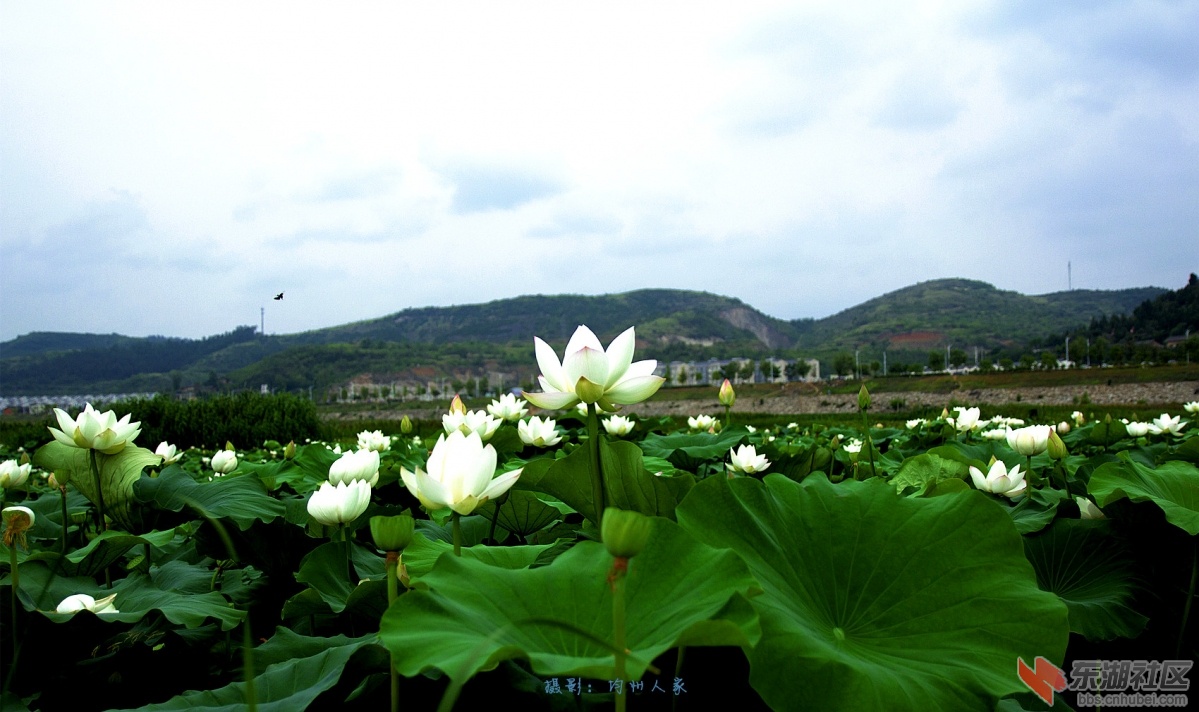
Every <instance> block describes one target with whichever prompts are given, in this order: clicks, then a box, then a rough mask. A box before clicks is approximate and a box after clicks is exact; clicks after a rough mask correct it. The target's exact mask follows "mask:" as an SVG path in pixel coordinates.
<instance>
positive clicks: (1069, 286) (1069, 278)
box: [1066, 261, 1074, 292]
mask: <svg viewBox="0 0 1199 712" xmlns="http://www.w3.org/2000/svg"><path fill="white" fill-rule="evenodd" d="M1066 291H1068V292H1070V291H1074V276H1073V275H1072V274H1071V273H1070V262H1069V261H1067V262H1066Z"/></svg>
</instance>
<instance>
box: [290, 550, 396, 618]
mask: <svg viewBox="0 0 1199 712" xmlns="http://www.w3.org/2000/svg"><path fill="white" fill-rule="evenodd" d="M346 546H347V544H346V542H340V541H329V542H325V543H324V544H321V545H320V546H318V547H316V548H315V549H313V550H312V551H310V552H308V554H307V555H306V556H305V557H304V558H303V559H302V560H301V561H300V570H299V571H298V572H296V581H299V582H300V583H306V584H308V585H309V586H311V587H312V588H313V589H314V590H315V591H316V592H317V593H318V594H320V597H321V599H322V600H323V601H324V602H325V603H327V604H328V605H329V608H330V609H331V610H332V611H333V612H334V613H341V611H342V610H343V609H345V607H346V602H347V601H348V600H349V598H350V594H352V593H353V592H354V587H355V586H357V585H358V582H359V581H361V580H363V579H368V578H370V577H371V576H375V575H378V574H382V573H383V572H384V571H385V566H386V564H385V563H384V561H383V558H382V557H380V556H375V555H373V554H371V553H370V552H369V551H367V550H366V549H365V547H362V546H358V545H356V544H353V543H352V542H351V544H350V546H351V549H350V556H351V557H352V559H353V563H354V576H353V579H352V580H351V578H350V566H349V562H347V561H346Z"/></svg>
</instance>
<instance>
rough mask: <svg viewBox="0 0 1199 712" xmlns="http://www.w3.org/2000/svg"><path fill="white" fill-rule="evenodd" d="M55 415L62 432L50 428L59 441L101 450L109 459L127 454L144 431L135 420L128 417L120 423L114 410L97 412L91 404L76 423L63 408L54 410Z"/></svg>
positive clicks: (76, 419)
mask: <svg viewBox="0 0 1199 712" xmlns="http://www.w3.org/2000/svg"><path fill="white" fill-rule="evenodd" d="M54 415H55V416H57V418H58V425H59V427H60V428H62V430H59V429H58V428H50V434H51V435H53V436H54V439H55V440H57V441H58V442H60V443H62V444H64V445H70V446H71V447H78V448H83V449H85V450H88V449H90V450H99V451H100V452H102V453H104V454H105V455H115V454H117V453H118V452H120V451H121V450H124V449H125V445H126V444H128V443H131V442H133V439H134V438H136V437H137V436H138V434H139V433H141V428H139V427H137V426H139V425H141V422H140V421H138V422H134V423H130V422H129V418H130V417H132V416H130V415H126V416H125V417H123V418H121V419H120V420H117V416H116V413H113V412H112V411H111V410H109V411H105V412H103V413H100V412H97V411H95V410H93V409H92V404H91V403H88V404H86V406H85V407H84V409H83V412H82V413H80V414H79V416H78V417H77V418H75V420H71V416H69V415H67V413H66V411H64V410H61V409H59V408H55V409H54Z"/></svg>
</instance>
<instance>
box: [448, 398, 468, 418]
mask: <svg viewBox="0 0 1199 712" xmlns="http://www.w3.org/2000/svg"><path fill="white" fill-rule="evenodd" d="M450 412H451V413H458V414H459V415H466V404H465V403H463V402H462V396H460V395H458V394H456V393H455V394H454V400H452V401H450Z"/></svg>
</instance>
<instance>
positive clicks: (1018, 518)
mask: <svg viewBox="0 0 1199 712" xmlns="http://www.w3.org/2000/svg"><path fill="white" fill-rule="evenodd" d="M989 496H990V498H991V499H992V500H993V501H995V502H998V501H1000V499H1001V498H1000V496H999V495H989ZM1065 499H1066V494H1065V493H1064V492H1062V491H1061V490H1055V489H1048V488H1042V489H1035V490H1033V491H1032V494H1031V495H1029V496H1025V497H1022V498H1021V499H1020V501H1019V502H1017V503H1016V504H1015V505H1014V506H1011V507H1009V506H1006V505H1005V506H1004V509H1006V510H1007V513H1008V515H1009V516H1010V517H1011V518H1012V524H1014V525H1016V531H1018V532H1020V533H1021V534H1035V533H1037V532H1039V531H1041V530H1042V529H1044V528H1045V527H1047V526H1049V523H1050V522H1052V521H1053V518H1054V517H1056V516H1057V507H1058V505H1059V504H1061V503H1062V501H1063V500H1065ZM1002 500H1003V501H1005V502H1006V501H1007V498H1006V497H1003V498H1002Z"/></svg>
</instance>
